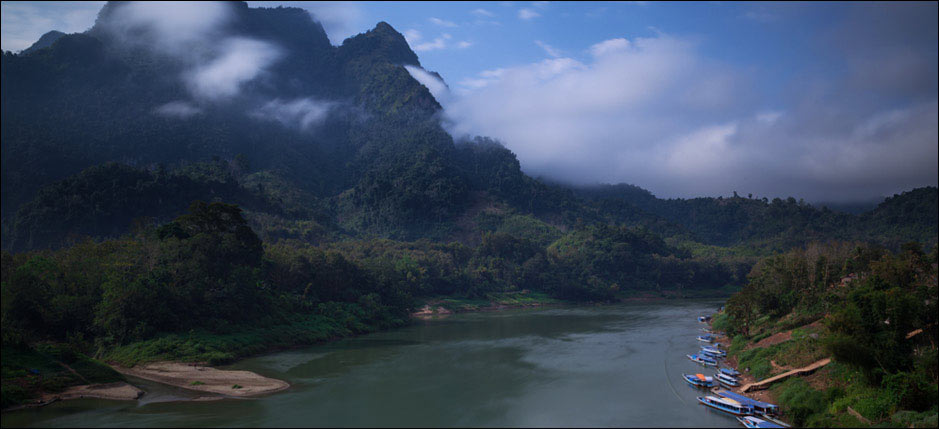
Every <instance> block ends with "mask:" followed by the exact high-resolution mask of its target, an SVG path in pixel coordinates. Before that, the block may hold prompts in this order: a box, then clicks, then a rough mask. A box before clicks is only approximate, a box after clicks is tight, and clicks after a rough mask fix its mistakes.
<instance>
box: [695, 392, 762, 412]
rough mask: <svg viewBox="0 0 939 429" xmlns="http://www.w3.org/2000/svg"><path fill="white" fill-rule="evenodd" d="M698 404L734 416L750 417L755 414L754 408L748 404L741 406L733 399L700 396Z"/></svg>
mask: <svg viewBox="0 0 939 429" xmlns="http://www.w3.org/2000/svg"><path fill="white" fill-rule="evenodd" d="M698 402H700V403H701V405H706V406H708V407H711V408H713V409H715V410H718V411H723V412H725V413H727V414H733V415H735V416H738V417H742V416H748V415H750V414H753V407H751V406H750V405H746V404H741V403H739V402H737V401H735V400H733V399H729V398H721V397H718V396H710V395H708V396H704V397H701V396H698Z"/></svg>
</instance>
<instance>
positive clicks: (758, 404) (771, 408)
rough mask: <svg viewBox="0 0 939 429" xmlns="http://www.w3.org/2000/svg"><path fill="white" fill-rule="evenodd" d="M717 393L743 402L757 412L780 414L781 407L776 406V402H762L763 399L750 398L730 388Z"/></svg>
mask: <svg viewBox="0 0 939 429" xmlns="http://www.w3.org/2000/svg"><path fill="white" fill-rule="evenodd" d="M716 393H717V394H718V395H720V396H722V397H724V398H727V399H733V400H735V401H737V402H740V403H741V404H746V405H748V406H750V407H751V408H753V411H754V412H755V413H758V414H769V415H776V414H779V407H778V406H776V405H775V404H770V403H769V402H762V401H757V400H755V399H750V398H748V397H746V396H743V395H741V394H738V393H734V392H731V391H728V390H722V391H720V392H716Z"/></svg>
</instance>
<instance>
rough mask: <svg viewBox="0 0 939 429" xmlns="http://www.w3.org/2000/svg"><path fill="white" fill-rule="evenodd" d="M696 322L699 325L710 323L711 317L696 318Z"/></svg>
mask: <svg viewBox="0 0 939 429" xmlns="http://www.w3.org/2000/svg"><path fill="white" fill-rule="evenodd" d="M698 321H699V322H701V323H707V322H709V321H711V316H698Z"/></svg>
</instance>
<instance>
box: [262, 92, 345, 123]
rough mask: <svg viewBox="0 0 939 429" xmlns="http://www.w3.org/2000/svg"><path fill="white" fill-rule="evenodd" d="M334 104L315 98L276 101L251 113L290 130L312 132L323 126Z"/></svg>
mask: <svg viewBox="0 0 939 429" xmlns="http://www.w3.org/2000/svg"><path fill="white" fill-rule="evenodd" d="M333 105H334V103H331V102H326V101H319V100H315V99H313V98H298V99H296V100H290V101H284V100H281V99H275V100H272V101H269V102H268V103H266V104H264V105H263V106H261V107H260V108H258V109H257V110H255V111H253V112H252V113H251V115H252V116H254V117H256V118H259V119H264V120H270V121H275V122H279V123H281V124H282V125H284V126H286V127H290V128H296V129H299V130H301V131H311V130H313V129H314V128H315V127H316V126H317V125H320V124H322V123H323V122H324V121H325V120H326V117H327V116H328V115H329V112H330V110H331V109H332V108H333Z"/></svg>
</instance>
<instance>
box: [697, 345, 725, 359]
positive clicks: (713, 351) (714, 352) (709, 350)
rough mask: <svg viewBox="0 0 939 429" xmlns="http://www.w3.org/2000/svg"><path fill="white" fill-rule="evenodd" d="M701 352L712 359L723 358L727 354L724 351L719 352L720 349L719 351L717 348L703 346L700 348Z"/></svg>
mask: <svg viewBox="0 0 939 429" xmlns="http://www.w3.org/2000/svg"><path fill="white" fill-rule="evenodd" d="M701 352H702V353H704V354H705V355H708V356H710V357H712V358H722V357H724V356H727V352H725V351H723V350H721V349H719V348H717V347H713V346H704V347H701Z"/></svg>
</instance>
